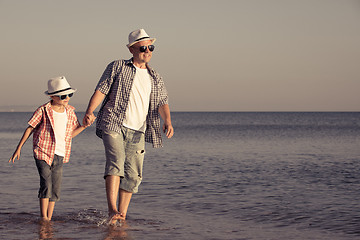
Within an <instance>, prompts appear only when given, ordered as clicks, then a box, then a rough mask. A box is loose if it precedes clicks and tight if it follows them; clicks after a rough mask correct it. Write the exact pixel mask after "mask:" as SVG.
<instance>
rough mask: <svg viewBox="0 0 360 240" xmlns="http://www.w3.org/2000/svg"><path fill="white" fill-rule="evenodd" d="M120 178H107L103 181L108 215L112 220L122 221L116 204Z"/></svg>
mask: <svg viewBox="0 0 360 240" xmlns="http://www.w3.org/2000/svg"><path fill="white" fill-rule="evenodd" d="M119 186H120V177H119V176H111V175H109V176H107V177H106V179H105V187H106V198H107V202H108V213H109V217H110V218H111V219H112V220H118V219H122V218H121V216H120V214H119V212H118V210H117V208H116V202H117V199H118V194H119Z"/></svg>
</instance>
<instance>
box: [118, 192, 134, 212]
mask: <svg viewBox="0 0 360 240" xmlns="http://www.w3.org/2000/svg"><path fill="white" fill-rule="evenodd" d="M131 197H132V192H128V191H125V190H123V189H120V194H119V212H120V215H121V216H122V217H123V218H124V219H125V218H126V214H127V211H128V208H129V204H130V200H131Z"/></svg>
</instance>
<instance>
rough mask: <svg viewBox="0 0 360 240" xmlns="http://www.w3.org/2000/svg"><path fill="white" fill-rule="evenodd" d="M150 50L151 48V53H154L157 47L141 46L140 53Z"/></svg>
mask: <svg viewBox="0 0 360 240" xmlns="http://www.w3.org/2000/svg"><path fill="white" fill-rule="evenodd" d="M148 48H149V51H150V52H152V51H154V49H155V46H154V45H149V46H141V47H139V51H140V52H145V51H146V49H148Z"/></svg>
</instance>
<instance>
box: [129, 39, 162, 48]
mask: <svg viewBox="0 0 360 240" xmlns="http://www.w3.org/2000/svg"><path fill="white" fill-rule="evenodd" d="M149 40H150V41H151V44H153V43H154V42H155V41H156V38H145V39H142V40H140V41H135V42H132V43H129V44H127V45H126V46H127V47H128V48H130V47H131V46H132V45H134V44H135V43H138V42H142V41H149Z"/></svg>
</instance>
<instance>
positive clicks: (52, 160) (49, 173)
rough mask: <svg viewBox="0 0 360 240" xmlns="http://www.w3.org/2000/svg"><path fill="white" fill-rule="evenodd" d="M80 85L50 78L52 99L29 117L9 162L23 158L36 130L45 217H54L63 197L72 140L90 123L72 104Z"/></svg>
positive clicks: (40, 190)
mask: <svg viewBox="0 0 360 240" xmlns="http://www.w3.org/2000/svg"><path fill="white" fill-rule="evenodd" d="M75 91H76V89H74V88H71V87H70V85H69V83H68V82H67V81H66V78H65V77H63V76H62V77H56V78H52V79H50V80H49V81H48V91H46V92H45V94H46V95H48V96H50V98H51V101H50V102H48V103H46V104H44V105H42V106H40V107H39V108H38V109H37V110H36V111H35V112H34V114H33V116H32V117H31V119H30V120H29V122H28V124H29V126H28V127H27V128H26V130H25V132H24V134H23V136H22V138H21V140H20V142H19V144H18V146H17V148H16V150H15V152H14V154H13V155H12V157H11V158H10V160H9V162H11V161H12V162H14V161H15V159H16V158H17V160H19V159H20V151H21V148H22V146H23V145H24V143H25V142H26V140H27V139H28V138H29V137H30V135H31V134H32V133H34V136H33V153H34V158H35V162H36V166H37V168H38V171H39V175H40V188H39V195H38V197H39V200H40V214H41V218H42V220H45V221H50V220H51V218H52V215H53V211H54V207H55V202H56V201H58V200H59V198H60V188H61V178H62V168H63V163H67V162H68V161H69V157H70V151H71V140H72V138H73V137H75V136H76V135H78V134H79V133H80V132H82V131H83V130H84V129H85V128H86V127H88V126H89V125H87V126H81V125H80V123H79V122H78V120H77V117H76V115H75V112H74V107H72V106H70V105H68V103H69V100H70V97H72V95H73V93H74V92H75Z"/></svg>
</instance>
